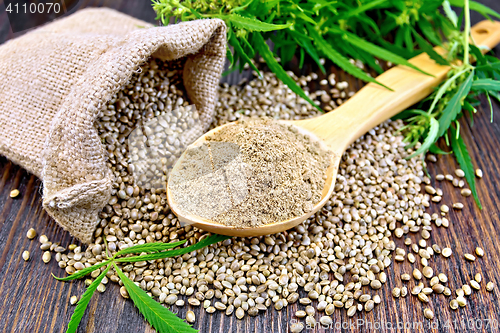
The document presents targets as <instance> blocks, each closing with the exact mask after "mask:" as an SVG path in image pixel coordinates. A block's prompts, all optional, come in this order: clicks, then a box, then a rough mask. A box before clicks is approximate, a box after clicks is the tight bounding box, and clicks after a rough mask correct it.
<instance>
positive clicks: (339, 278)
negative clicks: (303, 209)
mask: <svg viewBox="0 0 500 333" xmlns="http://www.w3.org/2000/svg"><path fill="white" fill-rule="evenodd" d="M263 74H264V75H263V77H262V78H257V77H255V78H254V79H253V80H251V81H249V82H242V83H241V84H239V85H234V86H229V85H227V84H222V85H221V86H220V89H219V99H218V102H217V106H216V115H215V119H214V122H213V127H216V126H219V125H222V124H224V123H227V122H229V121H234V120H238V119H243V118H246V117H271V118H274V119H303V118H309V117H315V116H317V115H318V112H317V110H316V109H315V108H313V107H312V106H311V105H310V104H309V103H307V102H306V101H305V100H303V99H302V98H300V97H298V96H297V95H295V94H294V93H293V92H292V91H291V90H290V89H289V88H288V87H286V86H285V85H284V84H283V83H281V82H280V81H279V80H278V79H277V78H276V77H275V76H274V74H272V73H263ZM291 74H293V73H291ZM294 78H295V80H296V81H297V82H298V83H299V85H301V86H302V87H303V88H304V89H306V90H307V91H308V88H307V86H308V83H309V82H310V81H319V82H318V83H319V86H320V87H321V90H318V91H309V92H308V93H309V96H310V97H311V98H312V99H313V100H315V101H317V103H318V104H321V105H322V107H323V108H324V109H325V110H327V111H330V110H333V109H335V107H337V106H338V105H340V104H342V103H343V101H345V100H346V99H347V98H349V97H350V96H352V94H353V91H349V87H348V84H347V82H345V81H341V82H337V81H336V79H335V75H334V74H331V75H330V76H328V77H327V78H325V79H321V80H320V79H319V78H318V75H316V74H314V73H312V74H310V75H307V76H304V77H295V76H294ZM188 105H189V101H188V99H187V97H186V93H185V91H184V88H183V86H182V63H175V62H171V63H163V62H160V61H158V60H150V61H148V62H147V63H145V64H144V65H143V66H142V68H141V71H139V72H138V73H136V74H134V75H133V77H132V79H131V80H130V82H129V83H128V84H127V85H126V86H125V87H124V88H123V90H122V91H120V92H119V93H118V94H117V95H116V96H114V97H113V98H112V100H111V101H110V102H109V103H108V105H107V106H106V107H105V108H104V109H103V110H102V111H101V114H100V118H99V120H98V122H97V123H96V128H97V129H98V131H99V134H100V136H101V139H102V142H103V145H104V146H105V148H106V151H107V153H108V164H109V167H110V168H111V169H112V170H113V172H114V175H115V177H116V183H115V184H114V186H113V190H112V197H111V199H110V201H109V202H108V204H107V205H106V206H105V208H104V209H103V211H102V212H101V214H100V219H101V221H100V224H99V225H98V227H97V229H96V231H95V234H94V236H95V238H94V241H93V243H92V244H90V245H89V246H87V247H82V246H78V245H76V244H70V245H69V246H67V248H66V247H64V246H63V245H61V244H60V243H59V242H57V240H55V241H53V242H52V241H50V240H49V239H48V238H47V237H46V236H45V235H41V236H40V237H39V240H40V242H41V246H40V248H41V249H42V251H44V252H43V255H42V260H43V261H44V262H45V263H49V262H50V261H51V259H52V257H53V256H55V260H56V262H57V264H58V265H59V267H61V268H62V269H64V270H65V271H66V273H67V274H72V273H74V272H75V271H77V270H81V269H83V268H85V267H89V266H91V265H93V264H96V263H99V262H101V261H103V260H104V252H103V251H105V249H104V238H106V241H107V243H108V249H109V251H110V252H111V253H113V252H116V251H118V250H119V249H123V248H126V247H128V246H132V245H136V244H143V243H146V242H148V243H149V242H172V241H178V240H183V239H186V240H187V242H186V243H185V244H184V245H183V246H189V245H192V244H195V243H196V242H198V241H199V240H200V239H202V238H203V237H206V235H207V233H206V232H204V231H203V230H200V229H197V228H195V227H192V226H191V225H185V226H182V225H181V224H180V222H179V221H178V220H177V218H176V217H175V216H174V215H173V214H172V212H171V211H170V210H169V207H168V204H167V200H166V194H165V190H164V189H161V188H155V187H153V188H152V189H146V188H144V187H140V186H138V185H137V184H136V183H135V182H134V177H133V175H132V174H131V173H132V171H133V167H131V166H130V164H129V161H130V156H129V151H128V147H127V136H128V135H129V134H130V133H131V132H132V131H133V129H134V128H135V127H136V126H137V125H138V123H139V122H140V121H143V120H147V119H151V118H153V117H158V116H161V115H167V114H169V113H172V112H173V111H174V110H176V109H177V108H179V107H186V106H188ZM184 116H185V115H184ZM188 116H189V115H188ZM174 118H175V117H174ZM177 118H179V117H177ZM141 119H142V120H141ZM175 121H176V122H178V121H179V119H175ZM402 126H403V123H402V122H401V121H399V120H398V121H387V122H385V123H383V124H381V125H380V126H377V127H375V128H374V129H372V130H370V131H369V132H368V133H367V134H366V135H364V136H363V137H361V138H360V139H359V140H357V141H356V142H354V143H353V144H352V145H351V146H350V147H349V148H348V149H347V151H346V152H345V153H344V154H343V156H342V160H341V164H340V167H339V171H338V174H337V179H336V185H335V191H334V193H333V195H332V197H331V199H330V200H329V201H328V202H327V203H326V205H325V206H324V207H323V209H321V210H320V211H319V212H318V213H316V214H315V215H314V216H313V217H311V218H310V219H308V220H307V221H305V222H304V223H302V224H300V225H298V226H297V227H295V228H293V229H291V230H288V231H285V232H281V233H278V234H274V235H267V236H261V237H251V238H233V239H228V240H225V241H224V242H222V243H221V244H217V245H212V246H209V247H205V248H203V249H201V250H198V251H195V252H192V253H188V254H185V255H183V256H180V257H176V258H167V259H161V260H157V261H154V262H145V261H144V262H136V263H133V264H127V265H125V266H124V267H122V269H123V271H124V272H125V274H126V275H127V276H128V277H129V278H130V279H131V280H133V281H135V282H136V283H137V284H138V285H139V286H140V287H141V288H142V289H144V290H145V291H147V292H148V294H150V295H151V296H152V297H154V298H155V299H156V300H157V301H159V302H161V303H164V304H166V305H168V306H172V305H176V306H178V307H183V306H187V307H188V308H189V309H190V310H189V311H188V312H187V314H186V319H187V321H188V322H190V323H192V322H195V320H196V317H195V314H194V312H193V311H191V310H192V309H193V308H197V307H203V308H204V309H205V311H206V312H208V313H213V312H215V311H222V312H224V313H226V314H227V315H235V316H236V317H237V318H238V319H243V318H244V317H245V316H256V315H258V314H259V313H261V312H264V311H267V310H268V309H271V308H274V309H275V310H278V311H279V310H282V309H283V308H286V307H287V306H288V305H289V304H293V303H297V302H298V303H299V304H300V305H299V308H302V309H301V310H298V311H297V312H296V314H295V315H296V317H298V318H304V320H305V323H306V324H309V325H313V324H315V323H316V320H318V321H319V322H320V323H321V324H323V325H329V324H331V322H332V317H331V315H332V313H333V312H334V311H336V310H339V309H342V308H344V309H346V311H347V315H348V316H349V317H351V316H354V315H355V314H356V313H358V312H363V311H366V312H369V311H372V310H373V309H374V307H376V306H377V305H378V304H380V303H382V302H383V300H382V299H381V297H380V295H379V294H378V292H379V290H380V289H381V288H383V286H384V284H385V283H386V281H387V274H386V273H385V270H386V269H387V268H388V267H389V266H390V265H392V263H393V262H394V261H395V262H403V261H405V260H408V261H409V262H410V263H411V264H412V265H414V267H415V269H414V270H413V272H411V276H410V274H403V275H401V282H400V284H401V287H396V288H394V290H393V291H392V294H393V296H394V297H405V296H406V295H407V294H409V293H410V294H412V295H415V296H416V297H418V299H419V300H420V301H422V302H423V303H424V305H425V303H426V302H427V301H428V299H429V297H432V296H433V295H434V294H437V293H444V294H445V295H447V296H449V297H450V299H451V301H450V307H451V308H452V309H457V308H458V307H459V306H465V305H466V300H465V297H466V296H468V295H470V294H471V293H472V289H474V290H476V289H477V290H479V289H481V286H482V285H486V290H488V291H492V290H493V288H494V287H495V286H494V283H493V282H488V283H486V281H481V280H482V277H481V275H479V274H478V275H476V276H475V279H474V281H470V283H468V284H464V285H463V286H461V287H460V288H458V289H457V290H455V293H456V297H454V296H453V298H452V296H451V295H452V293H453V292H452V289H451V286H448V285H447V282H448V278H447V276H446V275H445V274H444V273H442V272H434V271H433V269H432V268H431V267H432V259H433V258H434V257H436V256H443V257H449V256H450V255H451V254H452V253H451V252H452V251H451V249H450V248H449V245H448V244H430V241H429V239H430V233H431V231H432V229H433V227H445V228H448V226H449V225H450V221H449V220H448V218H447V214H448V212H449V209H450V208H449V207H448V206H446V205H441V207H440V211H441V214H436V213H434V214H429V213H427V210H428V208H429V207H430V206H431V204H433V203H434V204H440V202H441V200H442V195H443V193H442V190H440V189H439V188H433V187H432V186H430V179H429V178H428V177H427V176H426V175H425V172H424V162H423V160H422V159H421V158H411V159H407V158H408V156H410V155H411V154H412V152H413V149H406V148H405V143H404V142H403V137H402V136H401V134H400V133H399V132H398V130H399V129H400V128H401V127H402ZM416 148H418V147H416ZM173 153H174V152H173ZM176 153H179V152H176ZM428 159H429V160H431V161H435V156H432V155H430V156H428ZM476 174H477V176H478V177H479V178H480V177H482V172H481V171H480V170H478V171H477V173H476ZM463 177H464V175H463V171H462V170H457V171H456V172H455V176H452V175H446V176H444V175H438V176H437V177H436V179H437V180H439V181H451V182H452V183H453V184H454V185H455V184H456V185H455V186H456V187H457V188H459V189H460V191H461V193H462V195H463V196H464V198H465V197H468V196H470V194H471V192H470V190H469V189H467V188H465V184H464V182H463V179H462V178H463ZM452 207H453V208H454V209H461V208H462V207H463V205H462V204H461V203H455V204H453V205H452ZM410 235H416V236H418V237H419V238H420V240H419V241H418V242H412V241H411V238H410V237H409V236H410ZM27 236H28V238H30V239H34V238H36V236H37V234H36V231H35V230H34V229H30V230H29V231H28V233H27ZM394 236H395V237H397V238H402V237H405V244H406V245H407V246H408V249H407V250H405V249H402V248H396V245H395V242H394V240H393V237H394ZM475 253H476V255H473V254H465V256H464V257H465V259H466V260H469V261H474V260H476V258H480V257H482V256H483V255H484V251H483V250H482V249H481V248H477V249H476V250H475ZM22 258H23V259H24V260H26V261H28V260H29V258H30V254H29V252H28V251H25V252H23V254H22ZM417 264H420V266H422V267H423V269H419V268H418V267H417ZM103 269H104V268H102V269H101V270H96V271H94V272H93V273H92V274H91V276H88V277H87V278H86V279H85V284H86V285H89V284H90V283H91V282H92V280H93V279H94V278H96V277H97V276H98V275H99V274H100V272H101V271H102V270H103ZM412 277H413V279H415V280H416V281H417V282H419V284H417V285H416V286H415V287H414V288H413V289H412V290H411V291H410V290H408V287H407V284H408V281H409V280H411V279H412ZM110 281H111V282H114V283H118V284H120V286H122V283H121V281H120V279H119V278H118V276H117V275H116V273H115V272H114V271H113V269H111V270H110V271H109V272H108V275H107V276H106V277H105V278H104V279H103V281H102V283H101V284H100V285H99V287H98V291H100V292H104V291H105V290H106V285H108V283H109V282H110ZM469 284H470V286H469ZM470 287H472V289H471V288H470ZM120 293H121V295H122V296H123V297H125V298H128V295H127V292H126V290H125V288H124V287H123V286H122V287H121V288H120ZM77 300H78V297H77V296H73V297H71V300H70V301H71V303H72V304H75V303H76V302H77ZM271 311H274V310H271ZM423 313H424V316H425V317H426V318H428V319H432V318H433V317H434V314H433V312H432V310H431V309H429V308H426V309H425V310H424V312H423ZM303 328H304V323H302V322H298V323H295V324H293V325H291V327H290V330H291V331H292V332H300V331H302V330H303Z"/></svg>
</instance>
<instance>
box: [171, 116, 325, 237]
mask: <svg viewBox="0 0 500 333" xmlns="http://www.w3.org/2000/svg"><path fill="white" fill-rule="evenodd" d="M330 162H331V152H329V151H327V150H325V149H323V148H321V147H320V144H319V142H317V141H314V140H313V139H311V138H310V137H309V136H307V135H303V134H301V133H299V131H298V130H297V128H296V127H294V126H292V125H285V124H282V123H279V122H277V121H274V120H271V119H248V120H243V121H240V122H238V123H235V124H231V125H228V126H226V127H224V128H222V129H221V130H220V131H218V132H216V133H214V134H212V135H211V136H209V137H207V142H206V143H204V144H202V145H201V146H196V147H191V148H189V149H188V150H187V151H186V156H185V158H183V159H181V160H180V161H179V163H181V164H180V165H179V166H178V168H176V169H174V170H175V171H174V172H172V173H171V175H170V179H169V188H170V191H171V194H172V196H173V199H174V200H175V202H177V204H178V206H179V208H180V209H181V210H182V211H184V212H185V213H188V214H191V215H196V216H199V217H202V218H206V219H210V220H212V221H215V222H218V223H221V224H225V225H230V226H236V227H255V226H259V225H264V224H268V223H273V222H279V221H283V220H287V219H291V218H294V217H297V216H300V215H302V214H304V213H307V212H310V211H311V210H312V208H313V206H314V205H315V204H316V203H317V202H319V201H320V199H321V192H322V190H323V187H324V184H325V181H326V169H327V168H328V167H329V165H330Z"/></svg>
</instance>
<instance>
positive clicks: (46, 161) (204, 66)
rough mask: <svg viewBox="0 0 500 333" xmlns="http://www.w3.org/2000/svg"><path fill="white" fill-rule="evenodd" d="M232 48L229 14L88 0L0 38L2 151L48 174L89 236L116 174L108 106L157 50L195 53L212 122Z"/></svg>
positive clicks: (49, 201) (70, 223)
mask: <svg viewBox="0 0 500 333" xmlns="http://www.w3.org/2000/svg"><path fill="white" fill-rule="evenodd" d="M225 52H226V27H225V25H224V22H223V21H221V20H199V21H191V22H186V23H181V24H176V25H170V26H167V27H153V26H152V25H151V24H149V23H146V22H143V21H140V20H137V19H134V18H132V17H129V16H127V15H124V14H121V13H119V12H116V11H113V10H110V9H85V10H81V11H78V12H77V13H75V14H73V15H71V16H68V17H67V18H64V19H61V20H58V21H55V22H53V23H50V24H48V25H46V26H43V27H41V28H38V29H36V30H34V31H32V32H29V33H27V34H26V35H24V36H22V37H19V38H17V39H14V40H11V41H9V42H7V43H5V44H4V45H2V46H0V154H2V155H5V156H6V157H7V158H9V159H10V160H12V161H13V162H15V163H17V164H19V165H21V166H22V167H24V168H25V169H27V170H28V171H30V172H32V173H33V174H35V175H36V176H38V177H40V178H41V179H42V180H43V206H44V208H45V209H46V210H47V212H48V213H49V214H50V215H51V216H52V217H53V218H54V219H55V220H56V221H57V222H58V223H59V224H60V225H61V226H62V227H63V228H64V229H66V230H68V231H69V232H70V233H71V234H72V235H74V236H75V237H77V238H79V239H80V240H81V241H83V242H85V243H88V242H89V241H90V240H91V238H92V234H93V231H94V229H95V227H96V225H97V224H98V223H99V218H98V214H99V212H100V211H101V210H102V208H103V207H104V205H105V204H106V203H107V202H108V200H109V198H110V192H111V186H112V182H113V175H112V173H111V170H110V169H109V168H108V167H107V165H106V158H105V151H104V148H103V146H102V144H101V141H100V139H99V136H98V133H97V131H96V129H95V127H94V122H95V120H96V118H97V116H98V113H99V110H100V108H101V107H102V106H104V105H105V104H106V102H107V101H108V100H109V99H110V98H111V96H112V95H113V94H114V93H116V92H117V91H119V90H120V88H121V87H122V86H124V85H125V84H126V83H127V81H128V80H129V78H130V77H131V75H132V73H133V71H135V70H137V69H138V67H139V66H140V65H141V64H142V63H143V62H144V61H145V60H146V59H148V57H150V56H153V57H156V58H160V59H162V60H173V59H177V58H181V57H187V61H186V63H185V68H184V70H183V80H184V85H185V88H186V90H187V94H188V97H189V99H190V102H191V103H192V104H195V105H196V107H197V110H198V112H199V114H200V119H201V121H202V124H203V125H204V126H205V129H206V128H208V126H209V124H210V122H211V120H212V116H213V112H214V106H215V100H216V92H217V85H218V82H219V78H220V74H221V72H222V69H223V65H224V59H225Z"/></svg>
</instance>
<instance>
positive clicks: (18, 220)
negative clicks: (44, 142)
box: [0, 0, 500, 333]
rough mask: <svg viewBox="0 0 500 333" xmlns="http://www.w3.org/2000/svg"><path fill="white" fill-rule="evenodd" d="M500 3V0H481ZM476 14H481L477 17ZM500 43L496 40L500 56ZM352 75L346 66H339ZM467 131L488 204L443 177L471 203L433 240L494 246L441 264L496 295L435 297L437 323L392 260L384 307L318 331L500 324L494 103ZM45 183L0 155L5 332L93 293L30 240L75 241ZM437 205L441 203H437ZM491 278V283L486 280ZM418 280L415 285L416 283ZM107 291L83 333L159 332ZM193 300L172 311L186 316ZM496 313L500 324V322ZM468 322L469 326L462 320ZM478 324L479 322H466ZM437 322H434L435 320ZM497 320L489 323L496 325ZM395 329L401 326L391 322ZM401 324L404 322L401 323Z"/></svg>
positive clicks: (228, 320)
mask: <svg viewBox="0 0 500 333" xmlns="http://www.w3.org/2000/svg"><path fill="white" fill-rule="evenodd" d="M480 2H482V3H484V4H487V5H489V6H490V7H492V8H494V9H496V10H497V11H500V2H498V0H488V1H486V0H483V1H480ZM87 6H107V7H112V8H116V9H118V10H120V11H122V12H125V13H127V14H130V15H133V16H135V17H138V18H141V19H144V20H147V21H150V22H154V17H155V14H154V12H153V10H152V9H151V6H150V2H149V1H144V0H137V1H83V0H82V1H79V3H78V5H77V8H75V9H74V10H72V11H75V10H77V9H79V8H82V7H87ZM473 19H474V20H475V21H478V20H479V19H480V18H479V17H478V16H473ZM21 34H22V33H16V34H13V33H12V32H11V30H10V28H9V25H8V20H7V16H6V13H5V12H4V8H3V4H0V43H1V42H4V41H5V40H8V39H11V38H14V37H17V36H19V35H21ZM498 54H500V53H498V48H497V55H498ZM338 75H339V76H340V77H345V75H344V74H343V73H338ZM349 81H350V83H351V86H359V82H355V81H353V80H352V79H349ZM494 119H500V107H499V105H498V104H494ZM462 134H463V137H464V139H465V141H466V143H467V144H468V146H469V147H471V154H472V158H473V163H474V164H475V165H476V166H477V167H479V168H481V169H482V170H483V171H484V174H485V176H484V178H483V179H482V180H479V181H478V192H479V196H480V198H481V201H482V203H483V206H484V208H483V210H479V209H478V208H477V207H476V206H475V204H474V202H473V200H472V199H470V200H464V199H463V198H462V197H461V196H460V194H459V191H457V190H456V189H455V188H453V186H452V185H451V184H449V183H446V184H443V185H439V186H441V187H442V188H443V191H444V193H445V194H444V197H445V203H447V204H449V205H451V204H452V203H453V202H457V201H460V202H463V203H464V204H465V208H464V209H463V211H461V212H456V211H452V212H451V213H450V220H451V225H450V228H449V229H444V228H439V229H437V228H434V229H435V230H434V231H433V232H432V238H431V240H432V241H433V242H436V243H438V244H439V245H441V246H442V247H444V246H450V247H451V248H452V249H453V250H454V253H457V254H463V253H466V252H472V251H473V250H474V248H475V247H476V246H481V247H482V248H483V249H484V250H485V251H486V256H485V257H484V258H483V259H479V260H477V261H476V262H475V263H467V262H465V261H464V260H463V258H462V257H459V256H453V257H452V258H450V259H443V258H438V259H436V260H435V264H434V265H433V266H434V267H435V268H436V269H437V270H439V271H443V272H445V273H447V274H448V276H449V277H450V282H449V286H450V287H451V288H452V290H454V289H455V288H458V287H459V286H461V285H462V284H463V283H466V282H468V281H469V280H471V279H472V278H473V276H474V274H475V273H477V272H480V273H481V274H482V275H483V279H484V281H485V282H486V281H490V280H492V281H495V282H496V285H497V288H496V289H495V291H494V292H493V293H488V292H486V291H484V287H483V289H482V291H481V292H474V293H473V294H472V296H470V297H468V305H467V307H466V308H465V309H461V310H458V311H452V310H451V309H450V308H449V306H448V302H449V300H450V298H446V297H444V296H443V295H439V296H438V297H433V298H432V300H431V303H430V304H429V307H430V308H432V309H433V310H434V311H435V315H436V319H435V320H434V321H432V322H431V321H428V320H425V319H424V318H423V306H422V304H421V303H420V302H419V301H416V298H415V297H406V298H404V299H398V300H395V299H394V298H392V296H391V290H392V288H393V287H394V286H397V285H401V282H400V281H399V278H397V277H398V276H399V274H401V273H402V271H403V270H404V271H405V272H408V273H409V272H410V266H409V264H408V263H405V264H404V265H399V264H398V265H395V266H391V267H390V268H389V269H388V270H387V274H388V283H387V284H386V285H384V286H383V288H382V289H381V291H380V293H379V294H380V295H381V297H382V299H383V302H382V304H381V305H379V306H377V307H376V308H375V310H373V311H372V312H370V313H368V314H361V315H356V317H355V318H354V319H351V320H349V319H348V318H347V316H346V312H345V310H342V311H336V312H335V314H334V323H336V325H339V327H336V328H334V329H333V330H328V329H326V330H325V329H319V330H318V331H320V332H321V331H335V332H498V331H499V330H500V329H499V326H498V325H500V305H499V303H498V300H499V299H500V289H499V288H498V286H499V285H500V278H499V276H500V255H499V253H498V242H499V241H500V223H498V220H499V214H500V208H499V207H498V204H499V203H500V189H499V188H498V184H499V183H500V175H499V171H498V170H499V169H500V156H499V154H498V148H499V147H500V127H499V125H498V123H490V115H489V110H488V107H487V103H486V101H485V100H483V103H482V106H481V108H480V109H479V113H478V115H477V116H476V117H475V124H474V127H473V128H471V127H470V126H469V125H468V124H467V123H466V122H465V121H463V122H462ZM455 168H456V164H455V162H454V160H453V159H452V158H451V157H450V156H443V157H440V158H439V161H438V163H436V164H434V163H429V172H430V173H431V175H436V174H437V173H451V172H452V171H453V170H454V169H455ZM16 188H17V189H19V190H20V191H21V195H20V196H19V197H18V198H16V199H11V198H10V197H9V193H10V191H11V190H12V189H16ZM40 193H41V181H40V180H39V179H37V178H36V177H35V176H33V175H30V174H28V173H27V172H26V171H25V170H23V169H22V168H20V167H19V166H16V165H14V164H12V163H11V162H9V161H8V160H7V159H5V158H4V157H0V332H30V333H31V332H36V333H38V332H48V333H49V332H50V333H52V332H64V331H65V328H66V325H67V323H68V322H69V319H70V317H71V314H72V313H73V309H74V307H73V306H70V305H69V298H70V297H71V295H81V294H82V293H83V292H84V289H85V288H84V285H83V282H82V281H77V282H73V283H63V282H58V281H56V280H55V279H53V278H52V277H51V275H50V274H51V273H53V274H55V275H63V270H61V269H60V268H59V267H58V266H57V264H56V262H55V260H52V261H51V262H50V263H49V264H48V265H45V264H44V263H43V262H42V261H41V255H42V251H41V250H40V248H39V243H38V241H36V240H35V241H30V240H28V239H27V238H26V236H25V235H26V231H27V230H28V229H29V228H31V227H34V228H35V229H36V230H37V232H38V234H39V235H40V234H46V235H48V236H49V238H50V239H51V240H58V241H61V242H62V244H63V245H65V246H66V245H68V244H70V243H73V242H76V241H75V240H74V239H73V238H72V237H71V236H70V235H69V234H68V233H67V232H65V231H64V230H62V228H60V227H59V226H58V225H57V224H56V223H55V222H54V221H53V220H52V219H51V218H50V217H49V216H48V215H47V214H46V213H45V212H44V211H43V209H42V207H41V194H40ZM437 208H438V207H437V206H433V210H434V211H437ZM396 243H397V245H398V246H400V247H405V246H404V244H403V243H402V240H396ZM24 250H29V251H30V252H31V257H32V258H31V259H30V261H29V262H27V263H26V262H24V261H23V260H22V259H21V253H22V252H23V251H24ZM483 283H484V282H483ZM412 285H413V284H410V286H412ZM108 289H109V290H108V291H106V292H105V293H103V294H99V293H96V294H95V296H94V298H93V299H92V301H91V302H90V304H89V307H88V310H87V311H86V313H85V315H84V317H83V320H82V323H81V325H80V327H79V329H78V332H89V333H92V332H100V333H112V332H120V333H128V332H130V333H132V332H133V333H136V332H153V330H152V329H151V328H150V327H149V325H148V324H147V323H145V321H144V319H143V318H142V316H141V315H140V314H139V312H138V311H137V310H136V309H135V308H134V306H133V304H132V302H131V301H125V300H124V299H123V298H121V296H119V294H118V288H117V286H116V285H112V284H110V285H109V286H108ZM298 307H299V308H303V307H302V306H300V305H297V304H294V305H291V306H289V307H287V308H285V309H284V310H283V311H281V312H278V311H275V310H274V309H273V310H269V311H267V312H266V313H265V314H261V315H259V316H257V317H255V318H250V317H246V318H245V319H244V320H241V321H240V320H237V319H236V318H235V317H234V316H232V317H228V316H226V315H225V314H221V313H218V312H217V313H215V314H214V315H208V314H206V313H205V312H204V311H201V312H200V311H199V310H198V309H196V308H194V309H193V310H194V311H195V313H196V317H197V320H196V323H195V324H194V327H195V328H197V329H200V331H202V332H222V331H225V332H264V331H265V332H285V331H289V326H290V324H291V322H292V321H293V320H296V318H295V315H294V313H295V311H296V310H297V308H298ZM189 308H190V307H188V306H186V307H184V308H182V309H178V308H176V307H175V306H174V307H173V310H174V311H175V312H177V311H178V312H179V314H180V316H181V317H184V315H185V312H186V311H187V310H188V309H189ZM495 321H496V328H495V326H494V325H492V324H494V322H495ZM462 323H464V324H465V325H466V326H462ZM468 323H473V324H474V325H476V326H475V327H469V326H467V324H468ZM431 324H432V326H431ZM488 324H489V327H488ZM388 327H392V328H394V329H392V330H391V329H388ZM398 327H399V328H401V329H396V328H398Z"/></svg>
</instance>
